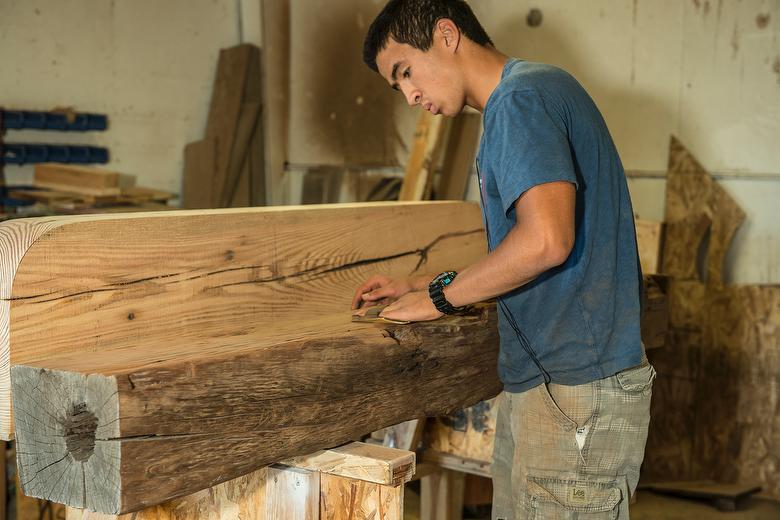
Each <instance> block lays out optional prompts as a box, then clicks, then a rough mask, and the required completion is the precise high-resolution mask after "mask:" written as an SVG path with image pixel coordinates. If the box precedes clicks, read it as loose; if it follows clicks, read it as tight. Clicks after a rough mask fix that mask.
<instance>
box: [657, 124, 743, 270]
mask: <svg viewBox="0 0 780 520" xmlns="http://www.w3.org/2000/svg"><path fill="white" fill-rule="evenodd" d="M700 214H704V215H706V216H707V217H708V218H709V219H710V221H711V222H712V228H711V230H710V243H709V253H708V256H707V264H706V273H707V282H708V283H711V284H714V285H720V284H722V283H723V262H724V261H725V259H726V252H727V250H728V248H729V246H730V245H731V241H732V239H733V238H734V234H735V233H736V231H737V229H739V226H740V225H741V224H742V222H743V221H744V220H745V212H744V211H743V210H742V209H741V208H740V207H739V205H738V204H737V203H736V202H735V201H734V199H733V198H732V197H731V196H730V195H729V194H728V193H727V192H726V190H725V189H724V188H723V187H722V186H720V184H718V183H717V182H715V180H714V179H713V178H712V177H711V176H710V175H709V174H708V173H707V171H706V170H705V169H704V168H703V167H702V165H701V164H699V162H698V161H697V160H696V158H695V157H694V156H693V155H692V154H691V153H690V152H689V151H688V150H687V149H686V148H685V147H684V146H683V145H682V143H681V142H680V141H679V140H678V139H677V138H675V137H674V136H673V137H672V138H671V142H670V146H669V170H668V172H667V179H666V218H665V220H666V221H667V222H669V223H672V222H678V221H681V220H683V219H686V218H689V217H690V216H691V215H700ZM696 218H698V217H696ZM670 226H671V224H670ZM674 241H675V237H674V236H673V235H672V234H671V229H670V234H669V236H668V238H667V242H672V244H671V247H675V244H674ZM697 244H698V242H696V243H693V244H691V243H688V244H682V245H681V246H680V247H685V246H686V245H687V247H689V248H692V249H691V250H692V251H693V253H692V254H693V255H694V256H693V258H695V254H696V253H695V252H696V251H697V250H698V248H697V247H695V246H696V245H697Z"/></svg>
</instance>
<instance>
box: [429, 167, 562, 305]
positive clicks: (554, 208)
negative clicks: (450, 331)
mask: <svg viewBox="0 0 780 520" xmlns="http://www.w3.org/2000/svg"><path fill="white" fill-rule="evenodd" d="M575 193H576V192H575V188H574V185H573V184H571V183H569V182H550V183H547V184H540V185H538V186H535V187H533V188H531V189H530V190H528V191H527V192H526V193H524V194H523V195H522V196H521V197H520V198H519V199H517V201H515V214H516V217H517V223H516V224H515V226H514V227H513V228H512V229H511V230H510V231H509V233H508V234H507V236H506V238H505V239H504V241H503V242H501V244H500V245H499V246H498V247H496V248H495V249H494V250H493V251H492V252H491V254H489V255H488V256H486V257H485V258H483V259H482V260H480V261H479V262H477V263H476V264H474V265H472V266H470V267H468V268H467V269H464V270H463V271H461V272H460V273H458V277H457V278H455V280H454V281H453V282H452V284H450V286H449V287H447V288H445V290H444V294H445V296H446V297H447V300H449V302H450V303H452V305H454V306H456V307H460V306H462V305H469V304H472V303H476V302H481V301H484V300H489V299H490V298H495V297H496V296H500V295H502V294H504V293H507V292H509V291H511V290H513V289H516V288H518V287H520V286H522V285H525V284H526V283H528V282H530V281H532V280H533V279H535V278H536V277H537V276H539V275H540V274H542V273H544V272H545V271H547V270H549V269H552V268H553V267H556V266H558V265H561V264H562V263H564V262H565V261H566V259H567V258H568V257H569V253H570V252H571V249H572V247H573V246H574V205H575Z"/></svg>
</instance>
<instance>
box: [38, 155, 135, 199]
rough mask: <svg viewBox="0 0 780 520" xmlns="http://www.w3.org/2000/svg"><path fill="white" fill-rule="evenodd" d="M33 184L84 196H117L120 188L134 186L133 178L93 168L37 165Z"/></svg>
mask: <svg viewBox="0 0 780 520" xmlns="http://www.w3.org/2000/svg"><path fill="white" fill-rule="evenodd" d="M33 183H34V184H35V185H36V186H39V187H42V188H50V189H54V190H60V191H68V192H72V193H80V194H84V195H94V196H97V197H100V196H111V195H119V193H120V190H121V188H125V187H130V186H133V185H135V177H134V176H132V175H124V174H120V173H117V172H113V171H108V170H103V169H100V168H95V167H87V166H76V165H72V164H59V163H39V164H36V165H35V172H34V176H33Z"/></svg>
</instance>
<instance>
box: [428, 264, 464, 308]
mask: <svg viewBox="0 0 780 520" xmlns="http://www.w3.org/2000/svg"><path fill="white" fill-rule="evenodd" d="M456 276H458V273H456V272H455V271H444V272H443V273H441V274H440V275H438V276H437V277H436V278H434V279H433V281H432V282H431V283H430V284H428V295H429V296H430V297H431V301H432V302H433V305H435V306H436V308H437V309H438V310H439V312H441V313H443V314H456V313H458V312H460V311H461V310H462V308H461V307H454V306H453V305H452V304H451V303H450V302H448V301H447V297H446V296H444V288H445V287H447V286H448V285H449V284H451V283H452V281H453V280H454V279H455V277H456Z"/></svg>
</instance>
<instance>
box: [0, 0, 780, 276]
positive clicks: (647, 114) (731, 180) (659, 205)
mask: <svg viewBox="0 0 780 520" xmlns="http://www.w3.org/2000/svg"><path fill="white" fill-rule="evenodd" d="M287 1H290V2H291V4H290V5H291V11H292V16H293V18H292V22H291V29H292V30H291V31H290V32H291V34H292V35H294V36H295V41H293V42H291V44H290V46H289V48H287V47H285V46H280V49H281V50H280V51H279V53H277V54H280V55H279V56H275V57H274V56H270V55H266V56H265V57H264V60H270V62H273V63H276V62H279V63H281V62H282V61H289V63H290V70H289V72H286V74H288V75H289V91H290V92H289V93H290V97H289V100H288V99H287V98H286V97H282V98H280V99H283V102H284V104H289V109H290V118H289V131H287V130H286V125H282V126H279V125H276V126H274V128H277V126H278V127H279V128H282V129H283V131H284V133H285V134H288V137H289V147H290V154H289V156H288V159H289V160H290V161H291V162H292V163H293V164H296V163H303V164H317V163H320V164H353V163H360V164H366V165H369V164H370V165H381V164H387V165H391V166H392V165H402V164H404V163H405V160H406V157H405V156H406V154H407V153H408V143H409V141H410V138H411V136H412V135H413V132H414V123H415V120H416V116H417V112H416V111H413V110H410V109H408V107H405V103H404V101H403V100H402V99H401V96H398V95H397V94H395V93H393V92H392V91H390V90H389V89H387V88H386V87H385V85H384V83H383V82H382V81H381V79H379V78H378V77H375V76H373V75H372V73H371V72H369V71H368V70H367V69H365V67H364V66H363V64H362V63H361V61H360V50H361V49H360V48H359V45H360V39H361V38H360V33H362V32H363V31H364V30H365V29H366V28H367V25H368V24H369V23H370V22H371V19H372V17H373V15H374V14H375V13H376V12H378V10H379V9H380V8H381V6H382V4H383V0H328V1H324V0H165V1H159V0H113V1H109V0H0V64H2V68H0V105H2V106H6V107H8V108H28V109H42V110H46V109H50V108H53V107H55V106H62V105H72V106H74V107H76V108H77V109H79V110H84V111H95V112H103V113H107V114H108V115H109V117H110V119H111V128H110V130H109V131H108V132H106V133H91V134H85V135H80V134H63V133H29V132H11V133H9V134H8V136H7V138H8V140H10V141H20V140H25V141H31V140H39V141H44V140H45V141H49V142H67V141H69V142H74V143H80V142H94V143H96V144H99V145H104V146H108V147H110V148H111V152H112V163H111V165H110V166H111V167H113V168H116V169H117V170H119V171H122V172H125V173H133V174H136V175H138V178H139V183H141V184H144V185H147V186H151V187H157V188H161V189H167V190H171V191H179V189H180V183H181V171H182V147H183V146H184V144H185V143H187V142H189V141H192V140H196V139H198V138H200V137H201V136H202V134H203V131H204V127H205V121H206V116H207V112H208V102H209V98H210V94H211V87H212V82H213V75H214V69H215V67H216V60H217V53H218V50H219V48H220V47H227V46H231V45H235V44H237V43H240V42H241V41H250V42H254V43H259V40H260V38H261V36H262V35H261V34H260V32H261V31H260V25H259V20H258V19H257V18H258V14H259V8H258V7H259V5H260V4H259V2H262V3H264V4H265V5H264V10H266V11H268V10H269V8H270V7H272V6H278V5H280V3H282V2H287ZM471 4H472V6H473V8H474V10H475V12H476V13H477V15H478V16H479V17H480V19H481V20H482V22H483V24H484V25H485V27H486V29H487V30H488V32H489V33H490V34H491V36H492V37H493V39H494V41H495V42H496V44H497V46H498V47H499V48H501V49H502V50H504V51H505V52H508V53H509V54H512V55H514V56H518V57H521V58H526V59H531V60H537V61H544V62H548V63H553V64H557V65H560V66H562V67H564V68H566V69H567V70H569V71H570V72H572V73H573V74H574V75H575V76H576V77H577V78H578V79H579V80H580V81H581V82H582V83H583V85H585V87H586V88H587V89H588V91H589V92H590V93H591V95H592V96H593V97H594V99H595V100H596V102H597V103H598V105H599V106H600V107H601V109H602V111H603V113H604V116H605V118H606V120H607V123H608V124H609V127H610V129H611V131H612V133H613V136H614V138H615V141H616V143H617V146H618V149H619V150H620V153H621V157H622V159H623V162H624V164H625V166H626V169H627V170H629V172H631V173H632V174H636V175H642V176H644V177H648V176H649V177H651V178H632V180H631V181H630V182H629V185H630V188H631V191H632V195H633V200H634V206H635V210H636V211H637V213H638V214H639V215H640V216H641V217H644V218H654V219H660V218H662V216H663V193H664V181H663V179H662V178H657V176H658V175H662V174H663V172H664V170H665V168H666V160H667V146H668V140H669V135H670V134H672V133H674V134H676V135H678V136H679V137H680V138H681V139H682V140H683V142H684V143H685V144H686V145H687V146H688V147H689V148H690V149H691V151H692V152H693V153H694V154H696V155H697V156H698V157H699V159H700V160H701V162H702V163H703V164H704V166H705V167H706V168H708V169H709V170H710V171H711V172H713V173H714V174H716V175H717V176H719V178H722V179H723V180H722V182H723V184H724V186H725V187H726V189H728V190H729V192H730V193H731V194H732V195H733V196H734V197H735V198H736V199H737V200H738V201H739V202H740V204H742V206H743V208H744V209H745V211H746V212H747V214H748V221H747V223H746V224H745V225H744V226H743V228H742V229H741V230H740V232H739V235H738V237H737V240H736V244H735V248H734V250H733V254H732V255H731V257H730V259H729V269H728V270H727V274H728V276H729V277H730V280H731V281H735V282H741V283H779V282H780V265H779V264H780V261H778V260H779V259H780V226H779V225H778V224H777V220H776V214H777V211H776V209H775V205H776V202H775V201H778V200H780V150H779V148H780V147H778V144H780V38H778V32H779V31H780V29H778V28H779V27H780V0H742V1H737V0H634V1H628V0H591V1H589V2H577V1H572V0H537V1H530V0H472V2H471ZM532 7H537V8H539V9H541V11H542V13H543V21H542V24H541V26H539V27H535V28H532V27H529V26H528V24H527V23H526V16H527V13H528V11H529V10H530V9H531V8H532ZM337 15H338V16H341V17H342V18H343V20H341V19H339V18H338V16H337ZM334 17H335V18H334ZM285 23H290V22H286V19H285ZM352 47H355V48H354V49H352ZM290 49H292V50H290ZM267 50H268V51H269V53H270V52H271V50H270V49H267ZM331 67H332V68H331ZM280 70H281V69H280ZM330 71H333V74H328V73H329V72H330ZM340 82H342V83H340ZM280 84H283V83H280ZM339 85H341V87H339ZM278 94H279V93H277V92H268V93H267V95H270V96H276V95H278ZM359 97H360V98H361V99H360V100H359V99H358V98H359ZM393 98H394V100H393ZM361 102H362V104H361ZM329 107H335V110H328V108H329ZM332 114H335V119H333V118H332ZM286 117H287V116H286V115H285V118H286ZM323 132H325V133H326V134H327V135H328V139H323V138H321V137H322V134H323ZM370 132H374V133H376V134H377V135H372V134H370ZM355 142H357V143H361V142H362V143H363V145H362V146H360V145H359V146H355V145H354V144H353V143H355ZM393 145H398V148H397V151H396V153H395V154H393V153H392V152H390V153H388V150H390V147H391V146H393ZM281 161H282V159H281V158H280V159H279V160H278V161H277V162H278V163H279V164H281ZM30 171H31V170H30V169H29V168H16V167H13V166H9V167H7V172H8V174H9V177H10V180H11V181H15V180H24V179H25V178H27V177H28V176H29V172H30ZM653 176H656V178H652V177H653Z"/></svg>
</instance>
